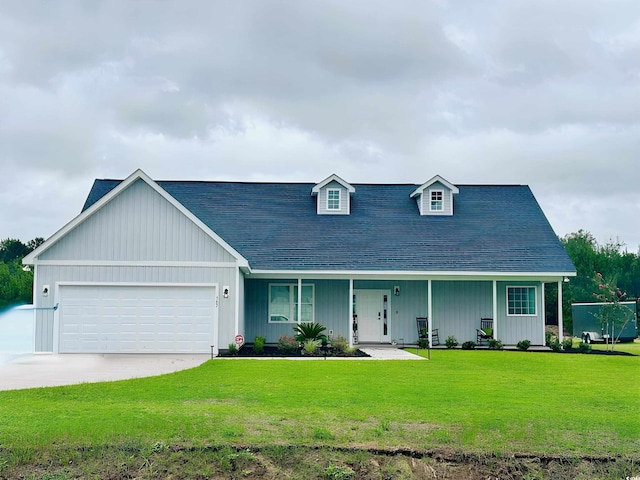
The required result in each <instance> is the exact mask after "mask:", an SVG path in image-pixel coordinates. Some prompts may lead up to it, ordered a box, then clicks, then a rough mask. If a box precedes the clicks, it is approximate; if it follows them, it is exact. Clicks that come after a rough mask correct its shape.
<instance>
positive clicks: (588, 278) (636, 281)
mask: <svg viewBox="0 0 640 480" xmlns="http://www.w3.org/2000/svg"><path fill="white" fill-rule="evenodd" d="M560 241H561V242H562V245H563V246H564V249H565V251H566V252H567V254H568V255H569V257H570V258H571V260H572V261H573V264H574V265H575V267H576V272H577V275H576V276H575V277H570V278H569V282H568V283H563V286H562V293H563V295H562V300H563V301H562V317H563V323H564V326H565V329H566V330H567V331H568V332H571V331H572V318H571V304H572V303H582V302H597V301H598V298H597V292H596V291H595V290H594V284H596V283H597V282H594V279H595V278H596V277H597V276H598V274H600V276H601V277H602V278H604V279H606V281H607V282H608V283H609V284H612V285H615V286H617V288H618V290H620V292H622V293H624V294H626V295H625V299H627V300H630V301H635V300H637V299H638V298H639V297H640V253H632V252H629V251H627V249H626V247H625V244H624V243H623V242H620V241H609V242H607V243H605V244H602V245H601V244H599V243H598V242H597V241H596V239H595V238H594V236H593V235H592V234H591V233H589V232H587V231H584V230H578V231H577V232H575V233H570V234H568V235H565V236H564V237H562V238H560ZM546 293H547V296H546V298H547V303H546V306H547V312H546V313H547V319H548V323H557V317H558V315H557V286H556V285H554V284H549V285H547V292H546Z"/></svg>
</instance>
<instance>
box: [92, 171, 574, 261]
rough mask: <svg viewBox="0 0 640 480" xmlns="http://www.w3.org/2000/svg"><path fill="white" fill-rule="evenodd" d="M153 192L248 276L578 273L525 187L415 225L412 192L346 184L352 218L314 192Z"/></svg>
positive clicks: (176, 185)
mask: <svg viewBox="0 0 640 480" xmlns="http://www.w3.org/2000/svg"><path fill="white" fill-rule="evenodd" d="M118 183H120V181H119V180H96V181H95V183H94V185H93V188H92V189H91V192H90V193H89V196H88V198H87V201H86V203H85V205H84V208H83V210H85V209H87V208H89V207H90V206H91V205H92V204H93V203H95V202H96V201H97V200H99V199H100V198H101V197H103V196H104V195H105V194H107V193H108V192H109V191H111V190H112V189H113V188H114V187H115V186H116V185H118ZM157 183H158V184H159V185H160V186H161V187H162V188H163V189H165V190H166V191H167V192H168V193H169V194H170V195H172V196H173V197H174V198H175V199H176V200H177V201H178V202H180V203H181V204H182V205H184V207H186V208H187V209H188V210H190V211H191V212H192V213H193V214H194V215H195V216H196V217H198V218H199V219H200V220H201V221H202V222H203V223H204V224H206V225H207V226H208V227H209V228H211V229H212V230H213V231H214V232H216V233H217V234H218V235H219V236H220V237H222V238H223V239H224V240H225V241H226V242H227V243H229V245H231V246H232V247H233V248H235V249H236V250H237V251H238V252H239V253H240V254H241V255H242V256H244V257H245V258H246V259H247V260H248V261H249V265H250V266H251V268H252V269H255V270H378V271H382V270H384V271H407V272H420V271H438V272H446V271H457V272H461V271H465V272H508V273H515V272H532V273H534V272H540V273H542V272H549V273H553V272H561V273H565V272H566V273H568V272H575V267H574V266H573V264H572V262H571V260H570V259H569V257H568V255H567V254H566V252H565V251H564V248H563V247H562V244H561V243H560V242H559V240H558V238H557V237H556V235H555V233H554V232H553V229H552V228H551V226H550V225H549V222H548V221H547V219H546V217H545V216H544V213H543V212H542V210H541V209H540V206H539V205H538V202H537V201H536V199H535V198H534V196H533V194H532V193H531V190H530V189H529V187H527V186H520V185H502V186H494V185H459V186H458V188H459V189H460V193H459V194H457V195H454V215H453V216H421V215H420V214H419V212H418V207H417V205H416V202H415V200H414V199H412V198H409V195H410V194H411V193H412V192H413V191H414V190H415V189H416V188H417V187H418V185H371V184H353V186H354V187H355V190H356V191H355V194H354V195H353V196H352V197H351V214H350V215H317V214H316V197H313V196H311V189H312V188H313V186H314V184H311V183H236V182H187V181H159V182H157Z"/></svg>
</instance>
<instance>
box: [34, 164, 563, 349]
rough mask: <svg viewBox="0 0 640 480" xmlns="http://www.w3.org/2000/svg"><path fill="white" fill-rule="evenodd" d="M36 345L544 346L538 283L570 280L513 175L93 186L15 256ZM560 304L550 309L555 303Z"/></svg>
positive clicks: (142, 178) (135, 180)
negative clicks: (27, 277) (486, 338)
mask: <svg viewBox="0 0 640 480" xmlns="http://www.w3.org/2000/svg"><path fill="white" fill-rule="evenodd" d="M23 263H24V264H27V265H33V267H34V277H35V278H34V304H35V306H36V307H37V310H36V323H35V351H38V352H54V353H81V352H82V353H92V352H93V353H122V352H128V353H145V352H154V353H161V352H172V353H180V352H184V353H187V352H189V353H193V352H203V353H209V352H213V353H214V354H217V353H218V352H219V351H220V350H225V349H227V348H228V346H229V344H230V343H233V342H234V339H235V337H236V335H237V334H242V335H244V337H245V338H246V340H247V341H248V342H252V341H253V339H254V338H255V337H256V336H264V337H266V340H267V343H276V342H277V341H278V339H279V338H280V337H281V336H283V335H289V336H291V335H292V334H293V327H294V325H295V324H296V323H298V322H311V321H313V322H318V323H321V324H323V325H324V326H326V327H327V330H328V332H329V333H330V334H332V335H334V336H338V335H341V336H344V337H345V338H347V339H348V340H349V341H350V342H351V343H352V344H356V343H360V344H362V343H371V344H390V343H393V342H394V341H395V342H404V343H406V344H415V343H416V341H417V339H418V332H417V329H416V318H417V317H427V318H428V319H429V323H430V328H429V340H431V339H432V337H431V329H438V331H439V337H440V339H441V341H442V340H443V339H444V338H446V337H448V336H449V335H452V336H454V337H456V339H457V340H458V341H459V342H463V341H466V340H474V341H475V340H476V329H477V328H480V319H481V318H491V319H493V330H494V332H493V333H494V336H495V337H496V338H498V339H500V340H502V342H503V343H504V344H515V343H517V342H518V341H520V340H524V339H528V340H530V341H531V343H532V344H534V345H542V344H544V341H545V333H544V329H545V295H544V284H545V283H550V282H553V283H557V285H558V300H559V301H558V304H559V305H561V304H562V302H561V301H560V300H561V298H562V282H563V280H564V279H565V278H566V277H569V276H574V275H575V267H574V265H573V264H572V262H571V260H570V259H569V257H568V256H567V254H566V252H565V251H564V248H563V247H562V244H561V243H560V242H559V240H558V238H557V236H556V235H555V233H554V232H553V229H552V228H551V226H550V225H549V222H548V221H547V219H546V217H545V215H544V213H543V212H542V210H541V209H540V207H539V205H538V203H537V201H536V199H535V198H534V196H533V194H532V192H531V190H530V189H529V188H528V187H527V186H522V185H454V184H452V183H450V182H448V181H447V180H445V179H444V178H442V177H440V176H435V177H433V178H432V179H430V180H429V181H427V182H426V183H422V184H350V183H348V182H346V181H345V180H343V179H342V178H340V177H338V176H337V175H331V176H329V177H328V178H326V179H324V180H323V181H321V182H319V183H316V184H310V183H249V182H209V181H154V180H152V179H151V178H149V176H147V175H146V174H145V173H144V172H142V171H141V170H137V171H135V172H134V173H132V174H131V175H130V176H129V177H128V178H126V179H124V180H96V181H95V183H94V184H93V187H92V189H91V191H90V193H89V196H88V198H87V200H86V202H85V204H84V207H83V209H82V212H81V213H80V214H79V215H78V216H77V217H75V218H74V219H73V220H71V221H70V222H69V223H68V224H66V225H65V226H64V227H62V228H61V229H60V230H59V231H58V232H56V233H55V234H54V235H53V236H52V237H51V238H49V239H48V240H47V241H46V242H45V243H43V244H42V245H41V246H40V247H39V248H37V249H36V250H34V251H33V252H31V253H30V254H29V255H28V256H27V257H25V259H24V260H23ZM558 315H559V316H560V322H561V318H562V317H561V315H562V311H561V309H559V311H558Z"/></svg>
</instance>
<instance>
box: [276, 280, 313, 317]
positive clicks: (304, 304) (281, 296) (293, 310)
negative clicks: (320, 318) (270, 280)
mask: <svg viewBox="0 0 640 480" xmlns="http://www.w3.org/2000/svg"><path fill="white" fill-rule="evenodd" d="M314 293H315V292H314V286H313V285H312V284H303V285H302V297H301V302H300V303H301V305H300V307H301V309H302V315H301V316H300V322H301V323H302V322H313V317H314V316H313V303H314V302H313V300H314ZM269 323H298V285H296V284H288V285H283V284H278V285H275V284H272V285H269Z"/></svg>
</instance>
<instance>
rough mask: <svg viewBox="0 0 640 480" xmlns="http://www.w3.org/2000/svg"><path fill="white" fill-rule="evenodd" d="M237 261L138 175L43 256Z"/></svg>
mask: <svg viewBox="0 0 640 480" xmlns="http://www.w3.org/2000/svg"><path fill="white" fill-rule="evenodd" d="M70 259H73V260H99V261H104V260H112V261H127V260H130V261H200V262H232V261H235V259H234V258H233V256H232V255H231V254H229V253H228V252H227V251H226V250H225V249H224V248H223V247H221V246H220V245H218V244H217V243H216V242H214V240H213V239H212V238H211V237H210V236H208V235H207V234H206V233H205V232H204V231H203V230H202V229H200V228H199V227H198V226H197V225H195V224H194V223H193V222H192V221H191V220H189V219H188V218H187V217H186V216H185V215H184V214H182V212H180V211H179V210H178V209H177V208H175V207H174V206H173V205H171V204H170V203H169V202H168V201H167V200H165V199H164V198H163V197H162V196H161V195H160V194H158V193H157V192H156V191H155V190H153V189H152V188H151V187H149V185H147V184H146V183H145V182H144V181H142V180H138V181H136V182H134V183H133V184H132V185H131V186H130V187H129V188H127V189H126V190H124V191H123V192H122V193H120V195H118V196H116V197H115V198H113V199H112V200H111V201H110V202H109V203H107V204H106V205H105V206H104V207H103V208H102V209H100V210H99V211H97V212H95V213H94V214H93V215H91V216H90V217H89V218H87V219H86V220H85V221H84V222H83V223H81V224H80V225H78V226H77V227H76V228H75V229H73V230H71V231H70V232H69V233H68V234H67V235H65V236H64V237H63V238H62V239H60V240H59V241H58V242H57V243H56V244H55V245H53V246H52V247H51V248H50V249H49V250H47V251H46V252H44V253H43V254H42V255H41V256H40V258H39V260H70Z"/></svg>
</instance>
